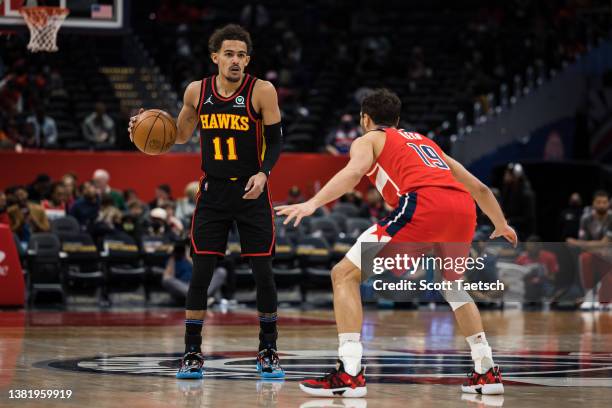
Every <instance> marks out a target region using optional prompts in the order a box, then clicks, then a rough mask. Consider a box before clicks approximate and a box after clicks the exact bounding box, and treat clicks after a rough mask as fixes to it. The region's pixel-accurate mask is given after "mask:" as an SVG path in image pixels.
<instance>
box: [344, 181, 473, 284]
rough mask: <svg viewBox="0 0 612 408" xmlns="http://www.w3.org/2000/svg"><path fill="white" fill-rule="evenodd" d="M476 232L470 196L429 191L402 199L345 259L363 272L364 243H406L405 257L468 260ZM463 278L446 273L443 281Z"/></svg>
mask: <svg viewBox="0 0 612 408" xmlns="http://www.w3.org/2000/svg"><path fill="white" fill-rule="evenodd" d="M475 229H476V206H475V203H474V200H473V199H472V197H471V196H470V194H469V193H467V192H465V191H461V190H455V189H450V188H440V187H426V188H421V189H419V190H418V191H414V192H410V193H408V194H405V195H403V196H402V197H400V200H399V204H398V206H397V208H396V209H395V210H394V211H393V212H392V213H391V215H389V216H388V217H386V218H385V219H383V220H381V221H379V222H378V223H377V224H375V225H373V226H372V227H370V228H368V229H367V230H366V231H365V232H364V233H363V234H361V235H360V236H359V238H358V239H357V242H356V243H355V245H354V246H353V247H352V248H351V249H350V250H349V251H348V252H347V254H346V257H347V258H348V259H349V260H350V261H351V262H352V263H354V264H355V265H356V266H357V267H359V268H360V269H361V243H362V242H393V243H396V242H397V243H400V242H401V243H405V244H403V245H402V253H405V254H408V255H412V256H419V255H421V254H427V253H429V252H431V251H432V250H433V252H434V255H435V256H437V257H444V258H447V257H453V258H456V257H467V256H468V255H469V251H470V245H471V243H472V238H473V236H474V231H475ZM460 276H461V275H460V274H456V273H455V271H452V270H445V271H444V278H445V279H447V280H455V279H458V278H459V277H460Z"/></svg>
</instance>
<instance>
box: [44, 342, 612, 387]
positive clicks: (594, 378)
mask: <svg viewBox="0 0 612 408" xmlns="http://www.w3.org/2000/svg"><path fill="white" fill-rule="evenodd" d="M251 354H252V352H249V351H239V352H223V353H218V354H213V355H209V356H207V358H206V363H205V366H204V367H205V373H204V375H205V377H208V378H215V379H224V380H257V379H260V377H259V375H258V374H257V372H256V370H255V357H254V355H253V356H252V355H251ZM181 356H182V355H181V354H179V353H160V354H130V355H103V356H97V357H84V358H79V359H67V360H64V359H62V360H52V361H43V362H40V363H37V364H35V366H36V367H42V368H51V369H59V370H68V371H80V372H88V373H92V374H122V375H139V376H157V377H174V375H175V374H176V371H177V369H178V367H179V361H180V358H181ZM336 356H337V351H336V350H328V351H317V350H298V351H288V352H284V353H281V361H282V365H283V368H284V369H285V373H286V380H288V381H298V380H301V379H303V378H305V377H313V376H320V375H321V374H323V373H324V372H326V371H327V370H329V368H331V367H334V366H335V362H336V358H337V357H336ZM364 362H365V365H366V366H367V373H368V374H367V379H368V382H369V383H393V384H422V383H425V384H460V383H462V382H463V380H464V379H465V375H466V373H467V372H468V371H469V370H470V369H471V368H472V364H473V363H472V360H471V358H470V355H469V352H467V351H466V352H464V353H459V352H456V351H427V352H421V351H410V350H398V351H395V350H384V351H371V352H368V353H365V355H364ZM495 362H496V363H497V364H499V365H500V366H501V368H502V370H503V375H504V379H505V380H506V381H507V382H508V383H509V384H513V385H541V386H566V387H567V386H576V387H589V386H591V387H610V386H612V353H570V352H531V351H521V352H514V353H498V354H496V358H495Z"/></svg>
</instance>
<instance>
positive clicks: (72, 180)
mask: <svg viewBox="0 0 612 408" xmlns="http://www.w3.org/2000/svg"><path fill="white" fill-rule="evenodd" d="M62 183H63V184H64V189H65V190H66V204H67V205H68V208H70V207H71V206H72V204H74V202H75V201H76V199H77V198H78V189H77V176H76V174H74V173H66V174H64V175H63V176H62Z"/></svg>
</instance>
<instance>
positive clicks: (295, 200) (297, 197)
mask: <svg viewBox="0 0 612 408" xmlns="http://www.w3.org/2000/svg"><path fill="white" fill-rule="evenodd" d="M304 201H305V199H304V196H303V195H302V191H301V190H300V188H299V187H298V186H291V188H290V189H289V193H288V194H287V201H286V202H285V203H284V204H285V205H292V204H299V203H303V202H304Z"/></svg>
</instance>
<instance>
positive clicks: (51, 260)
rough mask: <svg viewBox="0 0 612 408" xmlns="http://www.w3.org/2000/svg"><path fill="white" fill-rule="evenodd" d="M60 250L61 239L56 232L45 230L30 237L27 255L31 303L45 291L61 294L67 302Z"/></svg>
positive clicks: (62, 299) (29, 299) (62, 298)
mask: <svg viewBox="0 0 612 408" xmlns="http://www.w3.org/2000/svg"><path fill="white" fill-rule="evenodd" d="M60 250H61V244H60V240H59V238H58V237H57V236H56V235H55V234H52V233H48V232H43V233H37V234H33V235H32V237H31V238H30V241H29V242H28V250H27V257H26V264H27V270H28V278H27V287H28V292H29V296H28V302H29V303H34V302H35V301H36V298H37V296H39V295H40V294H41V293H43V292H46V293H51V294H53V295H56V296H59V298H60V300H61V301H62V303H63V302H65V292H64V287H63V280H62V267H61V261H60Z"/></svg>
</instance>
